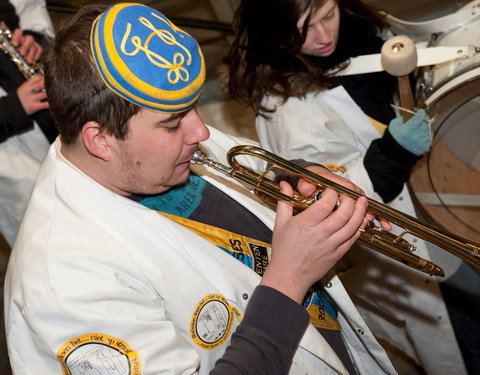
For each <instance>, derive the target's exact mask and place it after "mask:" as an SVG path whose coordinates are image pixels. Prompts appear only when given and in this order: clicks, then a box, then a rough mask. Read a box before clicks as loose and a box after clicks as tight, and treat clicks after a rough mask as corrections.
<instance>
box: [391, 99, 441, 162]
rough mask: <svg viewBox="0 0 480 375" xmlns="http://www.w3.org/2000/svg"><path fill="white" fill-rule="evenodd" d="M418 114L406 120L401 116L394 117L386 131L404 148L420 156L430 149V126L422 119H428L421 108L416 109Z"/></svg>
mask: <svg viewBox="0 0 480 375" xmlns="http://www.w3.org/2000/svg"><path fill="white" fill-rule="evenodd" d="M417 115H418V116H412V118H411V119H410V120H408V121H407V122H405V123H404V122H403V119H402V117H396V118H394V119H393V120H392V121H390V125H389V126H388V131H389V132H390V134H391V135H392V137H393V138H394V139H395V140H396V141H397V142H398V143H399V144H400V145H401V146H402V147H403V148H405V149H407V150H408V151H410V152H411V153H413V154H415V155H417V156H420V155H423V154H424V153H426V152H428V150H430V145H431V143H432V141H431V137H430V128H429V126H428V124H427V123H426V122H425V121H424V120H427V121H428V120H429V117H428V115H427V113H426V112H425V111H424V110H423V109H419V110H417Z"/></svg>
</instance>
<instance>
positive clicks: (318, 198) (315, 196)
mask: <svg viewBox="0 0 480 375" xmlns="http://www.w3.org/2000/svg"><path fill="white" fill-rule="evenodd" d="M324 192H325V190H318V191H317V192H316V193H315V195H314V199H315V201H318V200H320V199H321V198H322V196H323V194H324ZM338 206H340V197H338V198H337V203H336V204H335V208H337V207H338Z"/></svg>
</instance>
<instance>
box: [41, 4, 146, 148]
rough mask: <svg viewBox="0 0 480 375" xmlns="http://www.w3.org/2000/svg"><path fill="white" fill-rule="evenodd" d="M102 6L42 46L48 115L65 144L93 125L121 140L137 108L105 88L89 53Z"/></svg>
mask: <svg viewBox="0 0 480 375" xmlns="http://www.w3.org/2000/svg"><path fill="white" fill-rule="evenodd" d="M106 9H107V6H105V5H88V6H85V7H83V8H81V9H80V10H79V12H78V13H76V14H75V15H74V16H73V17H72V18H71V19H70V20H69V21H68V22H67V23H66V24H65V25H63V26H62V27H60V30H58V32H57V34H56V36H55V37H54V38H50V39H48V40H47V42H46V46H45V50H44V52H43V57H42V62H43V64H44V65H45V87H46V90H47V94H48V101H49V103H50V112H51V113H52V116H53V118H54V120H55V124H56V126H57V129H58V131H59V133H60V136H61V138H62V141H63V142H64V143H65V144H72V143H74V142H75V141H76V139H77V138H78V136H79V134H80V131H81V129H82V127H83V125H84V124H85V123H87V122H89V121H95V122H97V123H99V124H100V126H101V128H102V129H104V130H105V131H106V133H107V134H109V135H113V136H115V137H116V138H118V139H125V137H126V136H127V134H128V121H129V119H130V118H131V117H132V116H133V115H135V114H136V113H137V112H138V111H139V110H140V108H139V107H138V106H136V105H134V104H133V103H130V102H128V101H126V100H125V99H123V98H121V97H120V96H119V95H117V94H115V93H114V92H113V91H111V90H110V89H108V88H107V86H106V85H105V83H104V82H103V80H102V78H101V76H100V74H99V72H98V70H97V67H96V66H95V63H94V60H93V57H92V53H91V49H90V32H91V28H92V24H93V22H94V21H95V19H96V18H97V17H98V16H99V15H100V14H101V13H102V12H104V11H105V10H106Z"/></svg>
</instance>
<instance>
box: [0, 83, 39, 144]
mask: <svg viewBox="0 0 480 375" xmlns="http://www.w3.org/2000/svg"><path fill="white" fill-rule="evenodd" d="M32 128H33V121H32V119H31V118H30V117H29V116H27V114H26V113H25V110H24V109H23V107H22V104H21V103H20V99H18V96H17V93H16V92H11V93H9V94H7V95H5V96H2V97H0V142H4V141H5V140H6V139H8V138H10V137H12V136H14V135H17V134H20V133H22V132H24V131H27V130H30V129H32Z"/></svg>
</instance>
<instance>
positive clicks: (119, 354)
mask: <svg viewBox="0 0 480 375" xmlns="http://www.w3.org/2000/svg"><path fill="white" fill-rule="evenodd" d="M57 359H58V360H59V361H60V364H61V366H62V373H63V374H64V375H76V374H109V375H140V374H141V366H140V357H139V355H138V353H137V352H136V351H134V350H133V349H132V348H131V347H130V346H129V345H128V344H127V343H126V342H124V341H122V340H119V339H117V338H115V337H112V336H108V335H105V334H102V333H90V334H87V335H82V336H78V337H75V338H73V339H70V340H68V341H67V342H66V343H65V344H64V345H63V346H62V347H61V348H60V350H59V351H58V352H57Z"/></svg>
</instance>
